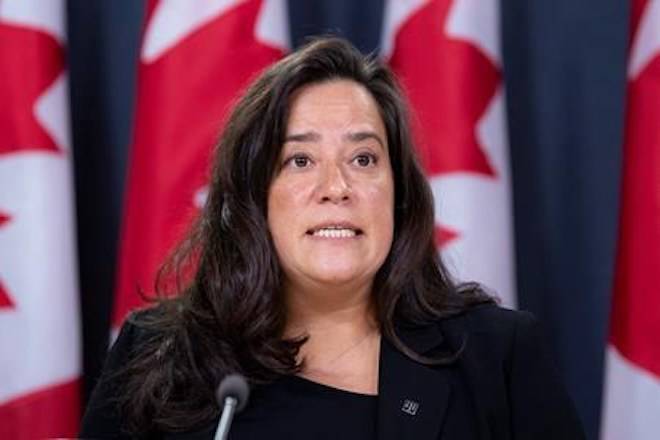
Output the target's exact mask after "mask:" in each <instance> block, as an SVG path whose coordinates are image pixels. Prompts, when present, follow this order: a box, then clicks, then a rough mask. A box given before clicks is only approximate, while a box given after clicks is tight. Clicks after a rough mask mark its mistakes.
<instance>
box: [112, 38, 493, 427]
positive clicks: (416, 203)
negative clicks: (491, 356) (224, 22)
mask: <svg viewBox="0 0 660 440" xmlns="http://www.w3.org/2000/svg"><path fill="white" fill-rule="evenodd" d="M336 79H348V80H351V81H355V82H356V83H358V84H361V85H362V86H363V87H364V88H365V89H366V90H368V91H369V92H370V93H371V95H372V96H373V98H374V99H375V101H376V103H377V105H378V108H379V111H380V115H381V117H382V119H383V122H384V125H385V128H386V131H387V143H388V146H389V155H390V163H391V164H392V169H393V176H394V186H395V207H394V238H393V243H392V247H391V250H390V253H389V255H388V256H387V258H386V260H385V262H384V263H383V265H382V267H381V268H380V269H379V271H378V272H377V274H376V276H375V280H374V283H373V301H374V306H375V313H376V318H377V320H378V323H379V326H380V330H381V333H382V335H383V337H385V338H387V339H388V340H389V341H391V342H392V343H393V345H394V346H396V347H397V348H398V349H399V350H400V351H401V352H402V353H404V354H405V355H407V356H409V357H410V358H412V359H415V360H417V361H419V362H424V363H427V364H441V363H447V362H451V361H452V360H454V359H455V356H453V355H451V354H449V355H447V356H444V357H440V358H434V359H429V358H425V357H423V356H421V355H419V354H417V353H415V352H414V351H413V350H411V349H410V348H409V347H407V346H406V345H405V344H404V343H403V342H402V340H401V339H400V338H399V337H398V336H397V333H396V331H395V328H396V326H397V325H399V323H408V324H424V323H429V322H433V321H437V320H438V319H442V318H445V317H450V316H454V315H457V314H459V313H461V312H463V311H465V310H466V309H468V308H470V307H471V306H473V305H475V304H479V303H484V302H490V301H492V300H491V298H490V297H489V296H487V295H486V294H485V293H483V291H482V290H480V289H479V287H478V286H477V285H476V284H463V285H457V284H455V283H454V282H453V281H452V279H451V278H450V275H449V274H448V271H447V269H446V268H445V267H444V265H443V264H442V262H441V260H440V258H439V256H438V253H437V249H436V244H435V239H434V237H435V235H434V207H433V198H432V194H431V191H430V188H429V185H428V183H427V180H426V178H425V176H424V174H423V172H422V170H421V168H420V165H419V163H418V161H417V158H416V155H415V149H414V146H413V141H412V136H411V133H410V125H409V122H408V114H407V106H406V104H405V102H404V99H403V94H402V92H401V90H400V88H399V86H398V85H397V81H396V79H395V77H394V76H393V74H392V73H391V71H390V70H389V69H388V68H387V67H386V66H384V65H383V64H382V63H381V62H380V61H379V60H378V59H377V58H375V57H371V56H364V55H362V54H361V53H360V52H359V51H357V50H356V49H355V48H354V47H353V46H352V45H351V44H350V43H348V42H347V41H345V40H343V39H340V38H332V37H325V38H320V39H316V40H313V41H311V42H310V43H308V44H307V45H305V46H304V47H302V48H300V49H298V50H296V51H295V52H293V53H292V54H290V55H289V56H287V57H286V58H284V59H282V60H281V61H279V62H278V63H276V64H274V65H273V66H271V67H270V68H268V69H267V70H265V71H264V72H263V73H262V74H261V75H260V76H259V77H258V78H257V79H256V80H255V81H254V82H253V83H252V85H251V86H250V87H249V88H248V89H247V91H246V92H245V94H244V95H243V96H242V98H241V99H240V100H239V101H238V103H237V104H236V105H235V107H234V109H233V111H232V112H231V115H230V116H229V119H228V121H227V122H226V124H225V127H224V131H223V134H222V136H221V138H220V141H219V143H218V145H217V152H216V154H215V161H214V164H213V168H212V174H211V183H210V189H209V194H208V198H207V201H206V204H205V206H204V208H203V210H202V212H201V215H200V216H199V218H198V219H197V221H196V223H195V224H194V225H193V227H192V229H191V231H190V233H189V235H188V237H187V238H186V240H185V241H184V242H183V243H182V244H181V246H180V247H179V248H178V249H177V250H176V252H175V253H174V254H173V255H172V257H171V258H170V259H169V260H168V262H167V263H166V264H165V265H164V266H163V268H162V269H161V272H160V274H159V282H158V283H157V292H159V293H160V295H159V299H158V300H157V302H158V303H159V305H158V307H156V308H154V309H152V310H150V311H148V312H140V313H137V314H134V315H133V316H132V317H131V318H130V320H131V322H132V323H133V324H134V325H136V326H137V327H138V329H140V330H139V332H140V333H141V334H142V335H143V336H142V337H141V338H140V340H139V341H140V344H139V351H137V350H136V352H135V354H134V355H133V356H132V358H131V359H129V361H128V362H127V364H126V365H125V367H124V368H123V369H122V370H121V371H120V372H119V373H118V376H119V377H118V378H115V379H119V380H120V383H121V388H120V389H121V392H120V393H119V396H118V399H119V402H118V403H119V406H120V408H121V411H122V414H123V418H124V420H125V421H126V422H127V428H128V429H129V431H132V432H136V433H137V432H146V431H149V430H152V429H160V430H167V431H180V430H185V429H191V428H193V427H196V426H200V425H202V424H204V423H208V422H209V421H211V420H212V419H213V418H214V417H217V415H218V413H219V408H218V406H217V405H216V403H215V397H214V389H215V387H216V385H217V384H218V383H219V381H220V380H221V379H222V377H224V376H225V375H226V374H228V373H230V372H238V373H241V374H243V375H245V376H246V377H247V378H248V379H249V380H250V381H251V382H252V383H253V384H260V383H267V382H269V381H272V380H274V379H275V378H277V377H279V376H282V375H288V374H294V373H296V372H299V371H300V368H301V365H300V364H299V363H298V362H297V361H296V355H297V353H298V350H299V349H300V347H301V345H302V344H304V343H305V338H304V337H303V338H299V339H293V340H291V339H285V338H284V336H283V331H284V326H285V323H286V319H287V317H286V310H285V307H284V301H283V297H282V289H281V286H282V271H281V270H280V266H279V263H278V259H277V255H276V252H275V248H274V245H273V241H272V239H271V236H270V233H269V230H268V226H267V215H268V211H267V196H268V190H269V187H270V183H271V181H272V179H273V177H274V174H275V173H276V171H277V163H278V158H279V155H280V150H281V148H282V144H283V141H284V137H285V133H286V121H287V117H288V113H289V106H290V100H291V96H292V94H293V93H294V92H295V91H296V90H298V89H299V88H300V87H302V86H304V85H307V84H312V83H321V82H325V81H333V80H336ZM172 292H174V293H176V295H175V296H174V297H172V296H171V295H167V294H168V293H172Z"/></svg>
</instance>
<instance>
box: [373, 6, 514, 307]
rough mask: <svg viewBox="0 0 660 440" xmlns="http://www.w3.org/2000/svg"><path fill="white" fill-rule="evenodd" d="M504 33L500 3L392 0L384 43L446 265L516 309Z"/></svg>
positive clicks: (384, 52)
mask: <svg viewBox="0 0 660 440" xmlns="http://www.w3.org/2000/svg"><path fill="white" fill-rule="evenodd" d="M499 28H500V24H499V0H388V1H387V3H386V13H385V25H384V27H383V36H382V39H381V41H382V45H383V55H384V56H385V57H386V58H387V59H389V63H390V65H391V66H392V69H393V70H394V71H395V72H396V73H397V75H398V76H399V78H400V80H401V82H402V83H403V85H404V88H405V89H406V91H407V94H408V98H409V99H410V103H411V106H412V109H413V112H412V113H413V114H412V117H413V125H414V127H415V137H416V139H417V143H418V146H419V147H420V149H421V156H422V159H423V161H424V163H425V166H426V171H427V173H428V177H429V180H430V182H431V187H432V189H433V194H434V196H435V203H436V223H437V229H436V230H437V238H438V244H439V245H440V248H441V251H442V253H443V257H444V258H445V261H446V262H447V263H448V264H449V267H450V269H451V270H452V271H453V272H454V273H455V274H456V275H457V277H458V278H459V279H463V280H475V281H478V282H480V283H483V284H484V285H486V286H488V287H490V288H491V289H493V290H494V291H495V292H496V293H497V295H498V296H499V297H500V298H501V299H502V303H503V304H504V305H507V306H514V305H515V303H516V300H515V268H514V241H513V211H512V195H511V182H510V181H511V176H510V166H509V151H508V150H509V146H508V137H507V131H506V109H505V103H504V86H503V82H502V74H501V53H500V52H501V51H500V31H499Z"/></svg>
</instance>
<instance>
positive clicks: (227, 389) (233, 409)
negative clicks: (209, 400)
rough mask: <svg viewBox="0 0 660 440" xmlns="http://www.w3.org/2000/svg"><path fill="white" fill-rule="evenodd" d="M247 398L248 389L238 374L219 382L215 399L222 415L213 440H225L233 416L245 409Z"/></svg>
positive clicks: (243, 379)
mask: <svg viewBox="0 0 660 440" xmlns="http://www.w3.org/2000/svg"><path fill="white" fill-rule="evenodd" d="M249 396H250V388H249V387H248V384H247V381H246V380H245V378H244V377H243V376H241V375H240V374H230V375H228V376H225V378H224V379H222V380H221V381H220V385H218V389H217V390H216V392H215V398H216V401H217V402H218V406H220V408H222V415H221V416H220V421H219V422H218V428H217V429H216V431H215V437H214V440H227V435H228V434H229V428H230V427H231V422H232V420H233V419H234V414H235V413H238V412H241V411H242V410H243V408H245V405H247V401H248V397H249Z"/></svg>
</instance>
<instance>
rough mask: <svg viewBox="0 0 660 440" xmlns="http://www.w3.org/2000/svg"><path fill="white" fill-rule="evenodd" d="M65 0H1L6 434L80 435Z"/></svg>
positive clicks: (1, 407) (1, 333)
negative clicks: (44, 0) (43, 0)
mask: <svg viewBox="0 0 660 440" xmlns="http://www.w3.org/2000/svg"><path fill="white" fill-rule="evenodd" d="M65 43H66V38H65V4H64V1H56V0H51V1H47V2H42V1H38V0H0V72H2V79H1V80H0V438H3V439H33V438H43V437H53V436H74V435H75V434H76V431H77V429H78V418H79V414H80V409H79V379H80V372H81V356H80V329H79V327H80V325H79V307H78V285H77V284H78V283H77V276H78V275H77V264H76V247H75V232H74V231H75V225H74V219H75V217H74V196H73V185H72V182H73V171H72V154H71V142H70V137H69V112H68V108H69V107H68V80H67V71H66V65H65V57H64V55H65V48H64V46H65Z"/></svg>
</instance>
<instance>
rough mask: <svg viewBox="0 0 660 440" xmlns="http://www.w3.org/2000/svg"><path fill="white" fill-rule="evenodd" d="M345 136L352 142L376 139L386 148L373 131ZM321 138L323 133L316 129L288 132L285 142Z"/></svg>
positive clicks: (311, 140)
mask: <svg viewBox="0 0 660 440" xmlns="http://www.w3.org/2000/svg"><path fill="white" fill-rule="evenodd" d="M343 138H344V139H345V140H347V141H349V142H351V143H358V142H362V141H364V140H366V139H374V140H375V141H376V142H378V143H379V144H380V146H381V148H382V149H383V150H385V143H384V142H383V140H382V139H381V138H380V136H378V134H376V133H375V132H373V131H356V132H351V133H346V134H345V135H344V136H343ZM320 140H321V135H320V134H319V133H317V132H315V131H306V132H304V133H293V134H288V135H286V137H285V138H284V142H318V141H320Z"/></svg>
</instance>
